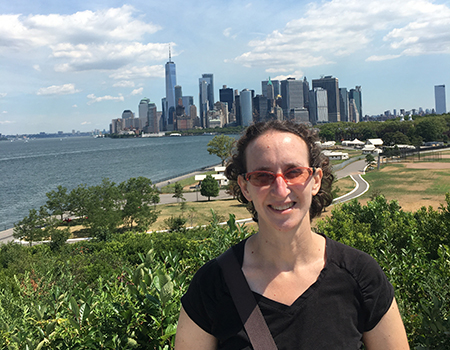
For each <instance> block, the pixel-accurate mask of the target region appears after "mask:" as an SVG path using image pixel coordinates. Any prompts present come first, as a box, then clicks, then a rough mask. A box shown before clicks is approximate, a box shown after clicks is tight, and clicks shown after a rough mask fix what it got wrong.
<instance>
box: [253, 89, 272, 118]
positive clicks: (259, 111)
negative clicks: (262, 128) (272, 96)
mask: <svg viewBox="0 0 450 350" xmlns="http://www.w3.org/2000/svg"><path fill="white" fill-rule="evenodd" d="M268 101H269V99H268V98H267V97H266V96H263V95H256V96H255V97H254V98H253V110H254V115H255V118H254V119H255V120H254V122H264V121H266V120H267V114H268V112H269V110H268Z"/></svg>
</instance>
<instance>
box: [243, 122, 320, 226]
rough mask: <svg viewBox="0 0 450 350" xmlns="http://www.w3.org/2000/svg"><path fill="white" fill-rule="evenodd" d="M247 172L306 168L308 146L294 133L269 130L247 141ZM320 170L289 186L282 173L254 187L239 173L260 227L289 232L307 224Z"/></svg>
mask: <svg viewBox="0 0 450 350" xmlns="http://www.w3.org/2000/svg"><path fill="white" fill-rule="evenodd" d="M245 155H246V161H247V172H248V173H249V172H252V171H255V170H266V171H271V172H273V173H276V174H278V173H284V172H285V171H287V170H289V169H292V168H295V167H309V159H308V148H307V146H306V143H305V142H304V141H303V140H302V139H301V138H300V137H299V136H297V135H295V134H292V133H289V132H281V131H276V130H270V131H268V132H266V133H264V134H262V135H260V136H258V137H257V138H256V139H255V140H253V141H252V142H250V143H249V145H248V146H247V149H246V150H245ZM321 179H322V170H321V169H317V170H316V173H315V174H314V175H312V176H311V177H310V178H309V179H308V180H307V181H306V182H305V183H304V184H296V185H288V184H286V182H285V181H284V179H283V178H282V177H281V176H278V177H276V179H275V181H274V182H273V183H272V184H271V185H267V186H263V187H257V186H254V185H253V184H251V183H250V182H249V181H246V180H245V179H244V178H243V177H242V176H239V178H238V183H239V186H240V187H241V190H242V193H243V194H244V196H245V198H247V200H249V201H252V202H253V205H254V207H255V209H256V211H257V213H258V223H259V226H260V230H262V229H264V228H272V229H276V230H279V231H290V230H297V229H299V228H301V226H302V225H305V224H307V225H308V226H307V227H309V208H310V206H311V199H312V196H313V195H315V194H317V192H318V191H319V189H320V183H321Z"/></svg>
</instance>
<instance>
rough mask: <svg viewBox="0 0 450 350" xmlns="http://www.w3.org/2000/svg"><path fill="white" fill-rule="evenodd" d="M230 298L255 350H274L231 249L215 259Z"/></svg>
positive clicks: (262, 319)
mask: <svg viewBox="0 0 450 350" xmlns="http://www.w3.org/2000/svg"><path fill="white" fill-rule="evenodd" d="M217 262H218V263H219V266H220V267H221V269H222V272H223V276H224V278H225V282H226V283H227V286H228V288H229V290H230V293H231V297H232V299H233V302H234V304H235V306H236V309H237V310H238V312H239V316H240V317H241V320H242V323H243V324H244V328H245V330H246V332H247V335H248V337H249V339H250V342H251V344H252V346H253V349H255V350H276V349H277V346H276V344H275V341H274V340H273V337H272V335H271V334H270V330H269V327H268V326H267V323H266V321H265V320H264V316H263V315H262V313H261V310H260V308H259V306H258V304H257V303H256V299H255V296H254V295H253V293H252V291H251V290H250V287H249V285H248V283H247V280H246V279H245V276H244V273H243V272H242V269H241V266H240V265H239V262H238V260H237V258H236V255H235V254H234V251H233V249H232V248H230V249H228V250H227V251H226V252H225V253H223V254H222V255H220V256H219V257H217Z"/></svg>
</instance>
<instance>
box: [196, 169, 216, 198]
mask: <svg viewBox="0 0 450 350" xmlns="http://www.w3.org/2000/svg"><path fill="white" fill-rule="evenodd" d="M219 191H220V188H219V183H218V182H217V180H216V179H214V178H213V177H212V176H211V175H209V174H208V175H206V177H205V179H204V180H203V181H202V184H201V186H200V193H201V194H202V196H205V197H208V200H211V197H217V196H218V195H219Z"/></svg>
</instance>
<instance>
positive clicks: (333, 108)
mask: <svg viewBox="0 0 450 350" xmlns="http://www.w3.org/2000/svg"><path fill="white" fill-rule="evenodd" d="M312 87H313V90H314V89H315V88H318V87H320V88H322V89H324V90H326V91H327V99H328V101H327V102H328V122H332V123H334V122H340V121H341V106H340V101H339V82H338V79H337V78H333V77H332V76H331V75H328V76H325V77H323V78H320V79H314V80H313V81H312Z"/></svg>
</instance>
